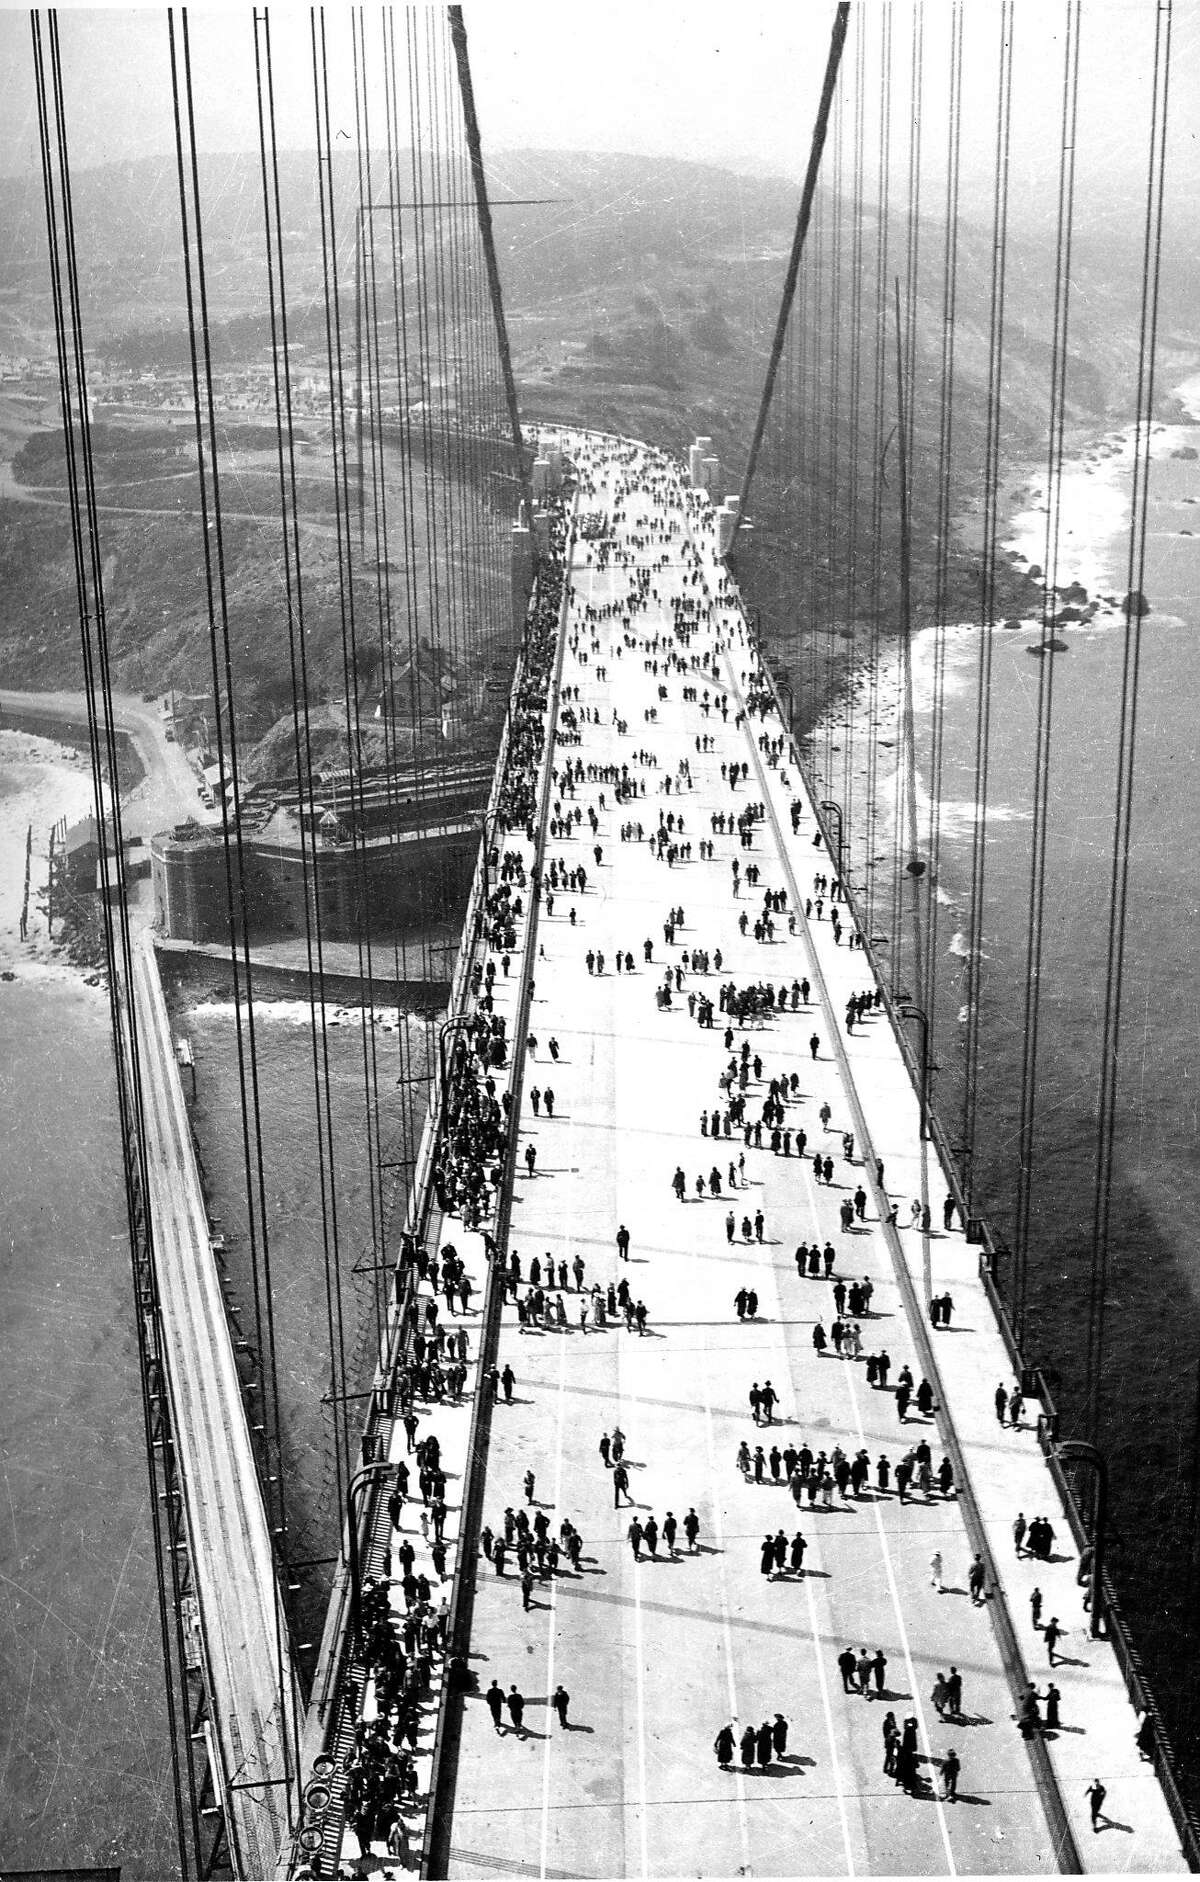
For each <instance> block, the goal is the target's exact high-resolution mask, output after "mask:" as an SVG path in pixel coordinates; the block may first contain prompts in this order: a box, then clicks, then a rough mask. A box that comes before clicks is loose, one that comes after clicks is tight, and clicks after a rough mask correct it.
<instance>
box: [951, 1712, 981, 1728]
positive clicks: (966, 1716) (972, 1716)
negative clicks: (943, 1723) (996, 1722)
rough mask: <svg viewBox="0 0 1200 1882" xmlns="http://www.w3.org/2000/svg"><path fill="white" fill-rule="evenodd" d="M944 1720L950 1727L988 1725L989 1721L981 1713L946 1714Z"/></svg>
mask: <svg viewBox="0 0 1200 1882" xmlns="http://www.w3.org/2000/svg"><path fill="white" fill-rule="evenodd" d="M946 1718H947V1720H948V1721H949V1723H950V1724H951V1725H990V1724H991V1723H992V1721H991V1719H988V1718H985V1717H984V1715H983V1713H982V1712H978V1713H975V1712H947V1714H946Z"/></svg>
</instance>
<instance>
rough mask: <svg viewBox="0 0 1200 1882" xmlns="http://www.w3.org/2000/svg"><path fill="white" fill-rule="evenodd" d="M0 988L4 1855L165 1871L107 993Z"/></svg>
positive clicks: (25, 974)
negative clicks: (0, 1051) (0, 1047)
mask: <svg viewBox="0 0 1200 1882" xmlns="http://www.w3.org/2000/svg"><path fill="white" fill-rule="evenodd" d="M15 971H17V975H18V977H17V979H16V980H12V981H5V982H3V983H0V1038H2V1039H3V1041H4V1051H3V1054H2V1055H0V1195H2V1197H3V1210H2V1211H0V1326H2V1327H3V1329H4V1392H3V1407H4V1409H3V1414H2V1417H0V1472H2V1474H3V1481H4V1511H5V1514H4V1522H3V1527H2V1539H0V1695H2V1696H3V1697H2V1701H0V1861H2V1862H3V1863H4V1864H5V1865H6V1866H7V1867H9V1868H22V1869H23V1868H29V1869H41V1868H45V1869H47V1870H49V1869H54V1870H59V1869H66V1868H73V1867H76V1866H79V1865H84V1864H95V1865H102V1864H114V1865H116V1864H119V1865H121V1866H122V1873H123V1874H124V1875H125V1876H127V1877H130V1878H137V1877H145V1878H165V1877H168V1876H172V1875H175V1874H176V1873H177V1855H176V1843H175V1823H174V1809H173V1804H172V1796H171V1778H170V1752H169V1747H168V1741H167V1735H166V1709H165V1704H164V1698H163V1670H162V1647H161V1636H160V1632H159V1618H158V1597H157V1593H156V1590H155V1582H154V1562H153V1553H152V1543H151V1532H150V1522H149V1514H148V1510H149V1486H148V1479H147V1473H146V1461H145V1449H144V1440H143V1427H142V1404H141V1391H140V1387H139V1384H138V1364H137V1351H136V1340H135V1336H134V1314H133V1283H132V1279H131V1273H130V1262H129V1239H128V1226H127V1219H126V1213H125V1192H124V1188H123V1185H122V1182H121V1175H120V1168H121V1165H120V1140H119V1136H118V1132H117V1126H116V1116H115V1096H114V1094H115V1086H114V1077H113V1065H112V1047H111V1044H110V1034H109V1020H108V996H107V994H106V993H105V992H104V991H103V990H102V989H100V988H93V987H88V986H85V985H84V984H83V981H82V978H81V977H80V976H78V975H76V974H74V973H72V972H71V971H70V970H67V969H59V970H53V969H51V970H41V971H39V970H37V969H36V968H33V969H31V968H27V967H26V966H24V964H22V965H21V966H19V967H18V968H17V969H16V970H15Z"/></svg>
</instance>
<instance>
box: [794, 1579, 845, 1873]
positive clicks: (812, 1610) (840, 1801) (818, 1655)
mask: <svg viewBox="0 0 1200 1882" xmlns="http://www.w3.org/2000/svg"><path fill="white" fill-rule="evenodd" d="M804 1592H805V1594H806V1596H807V1597H808V1624H809V1626H810V1627H811V1628H812V1637H813V1655H814V1658H815V1659H816V1662H817V1680H818V1683H819V1685H820V1688H821V1704H822V1706H823V1707H824V1710H825V1731H826V1734H827V1735H828V1738H829V1766H830V1770H831V1771H832V1773H833V1788H834V1793H835V1795H836V1797H837V1805H838V1816H839V1817H840V1818H841V1822H842V1845H843V1847H844V1849H845V1851H846V1874H847V1875H853V1874H854V1872H855V1871H854V1850H853V1847H852V1846H851V1842H850V1819H849V1817H848V1816H847V1815H846V1794H845V1791H844V1790H843V1789H842V1769H841V1766H840V1765H839V1763H838V1755H837V1740H836V1739H835V1737H834V1730H833V1708H832V1707H831V1706H830V1703H829V1682H828V1680H827V1679H826V1677H825V1654H824V1651H823V1646H824V1643H823V1642H822V1639H821V1630H820V1628H819V1627H818V1626H817V1608H816V1602H815V1601H814V1599H813V1585H812V1580H811V1577H810V1576H808V1575H806V1576H805V1577H804Z"/></svg>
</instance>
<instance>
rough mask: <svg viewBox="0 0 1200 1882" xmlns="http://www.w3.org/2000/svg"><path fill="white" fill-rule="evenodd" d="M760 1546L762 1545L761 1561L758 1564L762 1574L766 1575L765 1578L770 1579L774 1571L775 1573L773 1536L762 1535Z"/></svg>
mask: <svg viewBox="0 0 1200 1882" xmlns="http://www.w3.org/2000/svg"><path fill="white" fill-rule="evenodd" d="M761 1546H762V1562H761V1564H760V1566H761V1569H762V1572H763V1574H764V1575H765V1576H766V1578H767V1580H768V1581H770V1580H771V1579H772V1578H773V1576H774V1573H775V1538H774V1536H764V1537H763V1539H762V1545H761Z"/></svg>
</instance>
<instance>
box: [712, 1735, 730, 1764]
mask: <svg viewBox="0 0 1200 1882" xmlns="http://www.w3.org/2000/svg"><path fill="white" fill-rule="evenodd" d="M713 1750H714V1751H715V1752H716V1754H717V1763H718V1764H719V1765H720V1767H721V1769H722V1771H727V1770H728V1769H729V1767H730V1765H731V1764H732V1763H733V1727H732V1726H731V1725H723V1726H722V1727H721V1729H720V1731H719V1732H718V1733H717V1735H716V1738H715V1739H714V1740H713Z"/></svg>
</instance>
